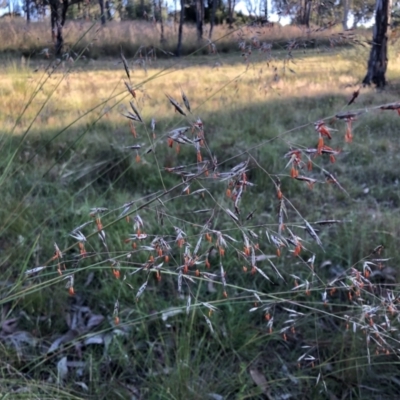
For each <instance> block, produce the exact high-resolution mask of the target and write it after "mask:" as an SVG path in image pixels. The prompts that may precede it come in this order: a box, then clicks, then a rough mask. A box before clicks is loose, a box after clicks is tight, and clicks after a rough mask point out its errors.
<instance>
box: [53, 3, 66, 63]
mask: <svg viewBox="0 0 400 400" xmlns="http://www.w3.org/2000/svg"><path fill="white" fill-rule="evenodd" d="M68 6H69V2H68V0H64V1H62V2H60V1H59V0H50V10H51V29H52V38H53V41H55V54H56V56H60V55H61V51H62V47H63V44H64V38H63V26H64V24H65V18H66V15H67V11H68Z"/></svg>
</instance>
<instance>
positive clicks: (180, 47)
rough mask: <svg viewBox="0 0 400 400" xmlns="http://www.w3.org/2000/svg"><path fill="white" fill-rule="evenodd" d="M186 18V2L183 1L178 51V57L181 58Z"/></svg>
mask: <svg viewBox="0 0 400 400" xmlns="http://www.w3.org/2000/svg"><path fill="white" fill-rule="evenodd" d="M184 17H185V0H181V15H180V19H179V29H178V46H177V49H176V55H177V56H178V57H180V56H181V53H182V30H183V20H184Z"/></svg>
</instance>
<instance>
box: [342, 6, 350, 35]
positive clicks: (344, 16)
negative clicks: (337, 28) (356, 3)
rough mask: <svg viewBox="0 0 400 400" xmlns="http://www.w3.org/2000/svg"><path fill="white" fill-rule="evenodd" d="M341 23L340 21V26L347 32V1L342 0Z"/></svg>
mask: <svg viewBox="0 0 400 400" xmlns="http://www.w3.org/2000/svg"><path fill="white" fill-rule="evenodd" d="M342 6H343V21H342V26H343V30H347V29H348V26H347V22H348V20H349V0H343V4H342Z"/></svg>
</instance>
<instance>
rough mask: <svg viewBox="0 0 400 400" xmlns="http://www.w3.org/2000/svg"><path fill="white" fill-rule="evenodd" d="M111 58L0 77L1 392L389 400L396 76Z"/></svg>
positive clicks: (289, 62)
mask: <svg viewBox="0 0 400 400" xmlns="http://www.w3.org/2000/svg"><path fill="white" fill-rule="evenodd" d="M110 26H111V24H110ZM121 27H122V25H121ZM106 29H108V28H106ZM126 29H128V28H126ZM251 37H252V36H251V33H249V34H248V36H246V41H247V43H250V42H251V40H252V39H251ZM242 40H243V38H239V39H238V41H242ZM124 53H125V57H126V67H127V69H128V71H129V74H130V77H128V76H127V75H126V73H125V71H124V66H123V64H122V62H121V59H120V58H115V59H112V60H107V59H106V60H99V61H91V62H88V61H87V60H82V59H78V60H74V61H73V62H65V61H64V60H59V61H57V60H50V61H45V60H43V59H35V58H33V59H30V60H26V59H24V60H23V62H22V64H21V62H20V60H19V59H18V60H17V61H16V59H13V61H12V62H6V63H5V68H4V69H3V70H2V71H3V72H2V73H1V75H0V81H1V85H0V88H1V89H0V90H1V91H2V92H1V96H2V99H4V102H3V103H4V107H3V108H2V109H1V110H0V112H1V114H0V120H1V121H2V125H1V131H0V146H1V149H2V153H3V155H4V156H3V157H2V159H1V161H0V185H1V188H2V193H4V196H3V199H2V204H1V207H0V248H1V252H0V270H1V271H2V277H3V278H2V281H1V282H0V293H1V300H0V308H1V311H2V314H1V318H2V320H1V330H0V344H1V346H0V353H1V357H0V359H1V360H2V361H1V363H0V374H1V375H0V376H1V378H2V387H3V388H4V390H7V391H9V392H10V393H12V394H13V396H26V397H27V398H46V397H48V398H55V397H57V398H68V399H70V398H99V399H100V398H104V399H107V398H118V397H119V398H135V399H140V398H146V399H164V398H165V399H174V398H175V399H183V398H185V399H186V398H187V399H205V398H215V399H231V398H238V399H246V398H248V399H256V398H265V397H266V398H276V399H279V398H281V399H284V398H306V399H313V398H316V399H317V398H318V399H320V398H359V399H363V398H366V397H368V398H376V399H381V398H393V396H396V393H397V392H398V379H397V376H398V373H399V359H398V357H399V352H398V347H399V346H398V343H399V337H398V335H397V329H398V325H399V320H398V317H399V311H400V310H399V309H398V296H399V294H400V293H399V286H398V272H397V267H396V265H397V264H398V262H399V257H398V254H397V250H396V249H397V238H398V236H399V234H400V232H399V226H400V224H399V222H400V221H399V217H398V216H397V213H396V210H397V208H398V206H399V200H400V199H399V194H398V179H397V175H396V171H397V166H398V161H399V160H398V154H399V151H398V150H399V149H398V147H399V146H398V144H397V142H396V140H395V137H396V134H397V127H398V121H399V116H398V113H397V111H396V105H398V91H397V85H398V84H399V83H398V82H399V68H398V66H397V64H395V63H390V70H389V71H388V78H389V81H390V83H391V85H390V87H389V88H388V89H387V90H386V91H383V92H376V91H374V90H373V89H370V88H361V90H360V93H359V95H358V97H357V98H356V101H355V103H354V104H352V105H350V106H348V105H347V104H348V102H349V100H350V98H351V97H352V96H353V93H354V91H356V90H357V89H358V88H359V82H360V81H361V80H362V77H363V76H362V75H363V70H361V69H360V68H358V67H357V66H359V65H362V62H363V60H365V59H366V53H364V52H363V50H362V49H361V50H360V49H359V48H356V49H353V50H351V51H350V50H349V49H347V48H346V49H331V48H329V49H325V50H324V51H323V52H322V51H321V49H318V51H317V50H307V51H306V53H304V51H303V50H299V49H297V50H296V49H293V50H292V51H290V52H288V50H287V49H282V50H271V51H270V52H263V51H253V52H252V53H250V52H248V51H247V53H246V57H243V56H242V53H241V52H236V53H232V54H231V55H224V56H222V55H221V54H220V53H217V54H212V55H207V56H198V57H196V58H193V57H191V58H184V59H181V60H178V61H177V60H176V59H175V58H173V57H171V58H164V59H161V60H160V59H152V60H151V62H150V61H149V62H148V64H146V65H145V66H144V65H143V63H142V62H141V63H138V62H137V61H138V60H140V55H138V54H137V53H132V54H130V53H127V52H125V50H124ZM124 82H125V83H127V84H128V86H129V87H130V89H131V93H128V91H127V85H125V84H124ZM130 103H132V104H130ZM185 103H186V105H185ZM385 105H386V108H385ZM388 105H389V106H388ZM382 106H384V107H382ZM390 108H392V109H390ZM142 121H143V122H142ZM329 137H331V139H329ZM371 393H372V394H371ZM371 396H372V397H371ZM21 398H22V397H21Z"/></svg>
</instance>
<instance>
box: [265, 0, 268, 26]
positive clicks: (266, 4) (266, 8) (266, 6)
mask: <svg viewBox="0 0 400 400" xmlns="http://www.w3.org/2000/svg"><path fill="white" fill-rule="evenodd" d="M264 18H265V21H266V22H268V0H264Z"/></svg>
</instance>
